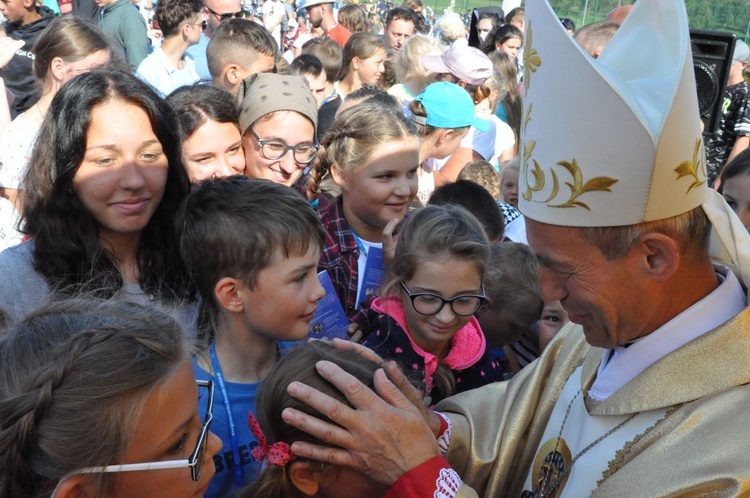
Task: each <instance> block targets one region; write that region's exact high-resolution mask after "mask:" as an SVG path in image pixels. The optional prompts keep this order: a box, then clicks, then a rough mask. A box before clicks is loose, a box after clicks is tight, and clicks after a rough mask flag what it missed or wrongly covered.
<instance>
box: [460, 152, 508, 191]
mask: <svg viewBox="0 0 750 498" xmlns="http://www.w3.org/2000/svg"><path fill="white" fill-rule="evenodd" d="M456 180H457V181H460V180H469V181H472V182H474V183H478V184H479V185H481V186H482V187H484V188H485V189H486V190H487V192H489V193H490V195H491V196H492V198H493V199H495V201H497V200H498V199H500V173H498V172H497V170H496V169H495V168H493V167H492V165H491V164H490V163H489V162H487V161H485V160H484V159H477V160H476V161H472V162H470V163H468V164H467V165H466V166H464V169H462V170H461V172H460V173H459V174H458V177H457V178H456Z"/></svg>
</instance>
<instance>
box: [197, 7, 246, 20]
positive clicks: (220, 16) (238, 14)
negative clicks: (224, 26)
mask: <svg viewBox="0 0 750 498" xmlns="http://www.w3.org/2000/svg"><path fill="white" fill-rule="evenodd" d="M206 9H207V10H208V11H209V12H210V13H212V14H213V15H215V16H216V18H217V19H220V20H222V21H225V20H227V19H232V18H235V19H244V18H245V15H246V14H245V11H244V10H238V11H237V12H227V13H225V14H219V13H218V12H216V11H215V10H211V9H210V8H208V7H206Z"/></svg>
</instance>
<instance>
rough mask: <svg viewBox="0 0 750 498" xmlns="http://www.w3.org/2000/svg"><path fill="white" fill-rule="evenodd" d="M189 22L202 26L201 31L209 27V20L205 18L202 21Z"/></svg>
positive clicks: (192, 24)
mask: <svg viewBox="0 0 750 498" xmlns="http://www.w3.org/2000/svg"><path fill="white" fill-rule="evenodd" d="M188 24H189V25H191V26H200V27H201V31H206V28H207V27H208V21H206V20H205V19H203V20H202V21H201V22H195V23H192V22H189V23H188Z"/></svg>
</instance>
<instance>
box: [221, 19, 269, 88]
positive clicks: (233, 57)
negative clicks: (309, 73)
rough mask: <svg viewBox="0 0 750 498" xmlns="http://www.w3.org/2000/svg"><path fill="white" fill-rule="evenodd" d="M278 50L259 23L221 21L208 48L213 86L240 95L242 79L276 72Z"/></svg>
mask: <svg viewBox="0 0 750 498" xmlns="http://www.w3.org/2000/svg"><path fill="white" fill-rule="evenodd" d="M278 50H279V45H278V44H277V43H276V42H275V41H274V39H273V37H272V36H271V33H269V32H268V30H266V29H265V28H264V27H263V26H261V25H260V24H258V23H255V22H252V21H248V20H247V19H229V20H227V21H225V22H222V23H221V24H220V25H219V27H218V28H216V31H214V33H213V35H212V36H211V41H210V42H208V47H207V48H206V59H207V60H208V70H209V72H210V73H211V80H212V84H213V85H214V86H216V87H219V88H221V89H222V90H226V91H227V92H229V93H231V94H232V95H237V91H238V90H239V88H240V83H242V80H243V79H245V78H247V77H248V76H250V75H251V74H255V73H270V72H272V71H273V70H274V68H275V67H276V59H275V58H274V56H275V55H276V53H277V52H278Z"/></svg>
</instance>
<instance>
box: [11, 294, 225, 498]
mask: <svg viewBox="0 0 750 498" xmlns="http://www.w3.org/2000/svg"><path fill="white" fill-rule="evenodd" d="M157 308H158V307H155V306H154V305H153V303H149V304H148V305H139V304H134V303H126V302H115V301H100V300H97V299H92V298H91V297H87V298H86V299H82V298H79V299H72V300H63V301H58V302H56V303H54V304H48V305H45V306H42V307H41V308H39V309H37V310H36V311H34V312H33V313H31V314H30V315H29V316H27V317H26V318H24V320H23V321H21V322H20V323H19V324H17V325H16V326H14V327H13V328H12V329H10V330H7V331H4V332H3V335H2V340H0V496H3V497H14V498H29V497H36V496H54V497H56V498H74V497H81V496H159V497H168V498H184V497H186V496H195V495H196V492H198V491H200V490H201V489H205V488H206V487H207V486H208V483H209V481H211V478H212V477H213V475H214V466H213V465H212V462H211V460H212V458H213V457H214V455H216V453H217V452H218V451H219V448H221V443H220V441H219V439H218V438H217V437H216V436H215V435H214V434H213V433H211V432H209V428H210V425H211V410H210V406H211V405H210V404H207V403H206V402H207V400H208V397H209V396H210V394H211V393H212V391H213V387H212V386H211V385H210V383H199V386H197V387H196V382H195V379H194V378H193V375H192V369H191V368H190V353H189V347H188V345H187V341H186V340H185V339H184V334H183V333H182V331H181V330H180V326H179V325H178V324H177V322H175V321H174V320H173V319H172V318H170V317H169V316H168V315H166V314H165V313H163V312H161V311H158V310H157ZM0 315H1V314H0ZM199 396H200V399H201V400H203V401H204V405H203V408H202V411H198V404H199ZM157 461H158V464H159V468H151V469H149V468H148V467H149V465H152V464H155V463H156V462H157ZM136 470H137V472H129V471H136ZM53 490H54V491H53Z"/></svg>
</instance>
